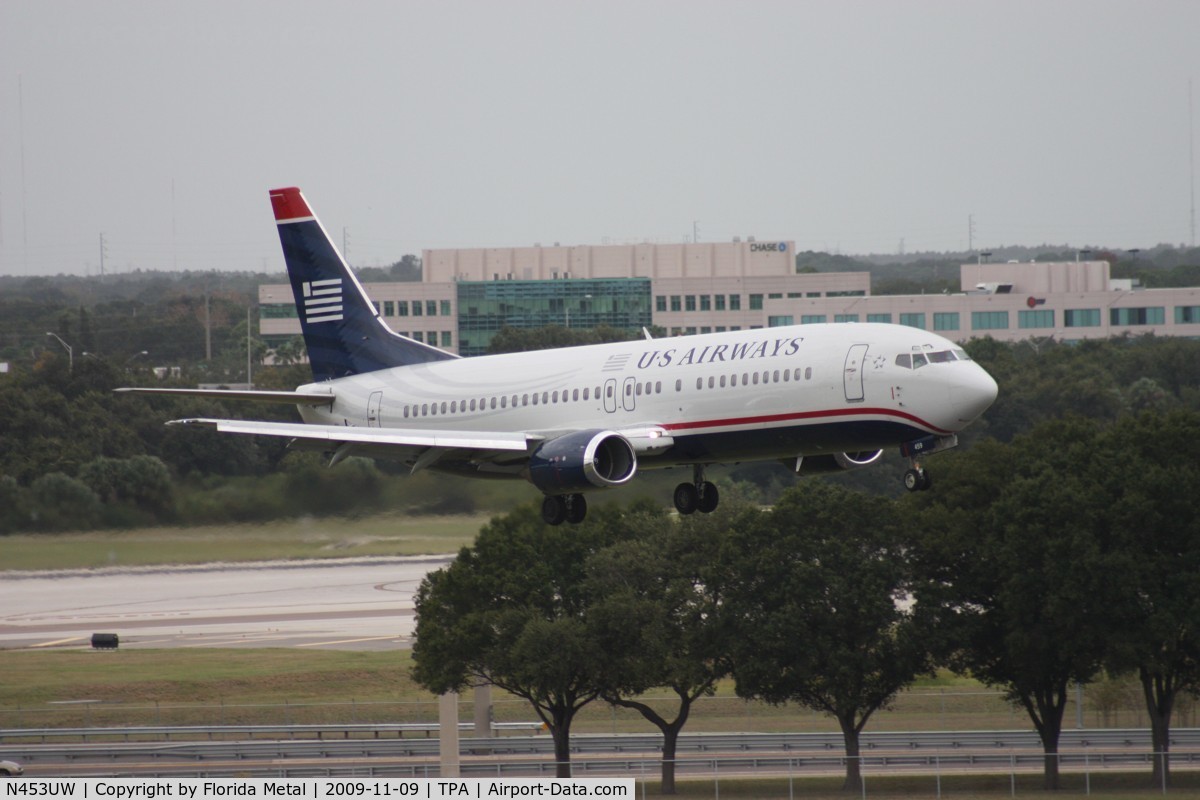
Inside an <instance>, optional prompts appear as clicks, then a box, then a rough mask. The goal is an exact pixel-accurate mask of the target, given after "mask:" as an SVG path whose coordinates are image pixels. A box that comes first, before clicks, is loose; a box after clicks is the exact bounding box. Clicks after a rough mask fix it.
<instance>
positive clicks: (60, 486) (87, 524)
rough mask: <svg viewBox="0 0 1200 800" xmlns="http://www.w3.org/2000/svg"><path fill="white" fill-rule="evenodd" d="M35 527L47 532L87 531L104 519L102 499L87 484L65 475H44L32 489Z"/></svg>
mask: <svg viewBox="0 0 1200 800" xmlns="http://www.w3.org/2000/svg"><path fill="white" fill-rule="evenodd" d="M29 494H30V497H31V500H32V502H31V504H30V505H31V507H32V508H31V512H30V516H31V517H32V518H33V526H34V527H35V528H37V529H38V530H44V531H66V530H87V529H88V528H92V527H94V526H95V524H96V523H97V522H98V521H99V519H100V512H101V506H100V498H98V497H96V493H95V492H93V491H92V490H91V489H90V488H88V486H87V484H85V483H83V482H82V481H79V480H76V479H75V478H72V477H70V476H69V475H64V474H63V473H61V472H51V473H50V474H48V475H43V476H42V477H40V478H38V479H37V480H35V481H34V482H33V484H32V485H31V486H30V487H29Z"/></svg>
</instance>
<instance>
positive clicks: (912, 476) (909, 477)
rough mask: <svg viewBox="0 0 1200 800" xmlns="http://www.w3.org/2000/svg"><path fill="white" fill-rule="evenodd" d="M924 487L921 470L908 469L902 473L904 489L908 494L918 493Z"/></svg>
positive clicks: (923, 477)
mask: <svg viewBox="0 0 1200 800" xmlns="http://www.w3.org/2000/svg"><path fill="white" fill-rule="evenodd" d="M924 485H925V476H924V474H923V471H922V470H915V469H910V470H906V471H905V473H904V488H905V489H908V490H909V491H910V492H919V491H921V489H922V488H923V487H924Z"/></svg>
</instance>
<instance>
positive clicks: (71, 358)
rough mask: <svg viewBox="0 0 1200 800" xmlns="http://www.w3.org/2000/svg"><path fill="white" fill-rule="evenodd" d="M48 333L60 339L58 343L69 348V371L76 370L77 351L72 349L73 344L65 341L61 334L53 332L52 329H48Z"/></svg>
mask: <svg viewBox="0 0 1200 800" xmlns="http://www.w3.org/2000/svg"><path fill="white" fill-rule="evenodd" d="M46 335H47V336H53V337H54V338H55V339H58V343H59V344H61V345H62V346H63V347H65V348H66V349H67V372H74V371H75V351H74V350H72V349H71V345H69V344H67V343H66V342H64V341H63V338H62V337H61V336H59V335H58V334H57V333H53V332H51V331H46Z"/></svg>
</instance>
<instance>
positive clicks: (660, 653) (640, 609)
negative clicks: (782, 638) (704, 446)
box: [588, 497, 757, 794]
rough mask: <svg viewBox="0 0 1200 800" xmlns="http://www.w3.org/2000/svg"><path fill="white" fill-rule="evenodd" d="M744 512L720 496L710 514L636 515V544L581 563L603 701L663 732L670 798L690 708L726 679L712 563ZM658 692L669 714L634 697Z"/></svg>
mask: <svg viewBox="0 0 1200 800" xmlns="http://www.w3.org/2000/svg"><path fill="white" fill-rule="evenodd" d="M746 513H752V514H756V513H757V510H756V509H753V508H752V507H749V506H747V505H745V504H742V505H740V506H739V505H738V504H737V503H736V502H731V501H730V498H729V497H726V498H725V502H724V503H723V504H722V506H721V508H720V510H719V511H718V512H717V513H716V514H712V515H708V514H700V515H696V516H694V517H686V518H683V519H682V520H672V519H670V518H667V517H665V516H664V515H663V514H662V513H661V512H656V513H644V514H641V515H638V516H634V517H632V518H631V522H633V523H634V524H635V526H636V527H635V528H634V530H633V533H634V534H635V535H636V537H637V538H636V540H632V541H621V542H619V543H618V544H616V545H613V546H612V547H609V548H607V549H605V550H602V551H600V552H599V553H597V554H596V555H594V556H593V557H592V558H591V559H589V561H588V573H589V586H590V589H591V591H590V594H592V596H593V601H592V606H591V608H590V610H589V617H590V618H591V620H592V623H593V627H594V629H595V630H596V632H597V636H598V637H599V638H600V640H601V642H602V647H603V649H604V652H605V653H606V654H607V655H606V657H605V659H604V667H605V668H606V671H605V684H606V687H605V689H604V690H603V691H602V692H601V696H602V697H603V699H604V700H605V701H607V702H609V703H612V704H614V705H618V706H622V707H624V708H632V709H634V710H636V711H637V712H638V713H640V714H641V715H642V716H643V717H644V718H645V719H646V720H647V721H649V722H650V723H651V724H652V725H654V726H655V727H657V728H658V729H659V730H660V731H662V734H663V746H662V793H663V794H675V753H676V748H677V743H678V740H679V733H680V732H681V731H682V730H683V727H684V725H685V724H686V723H687V720H688V716H689V715H690V713H691V709H692V705H693V704H694V703H695V701H696V700H697V699H698V698H700V697H703V696H705V695H711V694H712V693H713V691H714V687H715V686H716V683H717V681H718V680H720V679H721V678H722V677H724V676H725V675H727V674H728V673H729V659H728V656H727V642H726V638H727V637H726V630H725V628H724V626H723V625H722V619H723V616H722V601H723V599H724V598H723V591H722V585H721V576H720V574H719V568H718V560H719V554H720V549H721V545H722V543H723V541H724V538H725V536H726V535H727V531H728V529H729V528H730V527H731V526H733V525H734V524H735V520H737V519H740V518H741V517H742V516H744V515H745V514H746ZM635 620H636V624H634V625H631V624H630V622H631V621H635ZM659 686H662V687H667V688H669V689H670V690H671V691H672V692H673V693H674V694H675V696H676V698H678V702H677V704H676V705H675V708H674V709H673V710H672V711H665V712H664V711H660V710H659V708H658V707H656V705H655V704H652V703H651V702H649V701H647V700H644V699H641V698H640V697H639V695H642V694H644V693H645V692H646V691H648V690H649V689H651V688H654V687H659Z"/></svg>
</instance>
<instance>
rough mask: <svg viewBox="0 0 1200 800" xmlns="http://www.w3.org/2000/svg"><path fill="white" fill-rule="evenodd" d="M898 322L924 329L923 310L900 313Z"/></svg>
mask: <svg viewBox="0 0 1200 800" xmlns="http://www.w3.org/2000/svg"><path fill="white" fill-rule="evenodd" d="M900 324H901V325H907V326H908V327H910V328H920V329H921V330H925V314H924V312H922V313H920V314H901V315H900Z"/></svg>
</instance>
